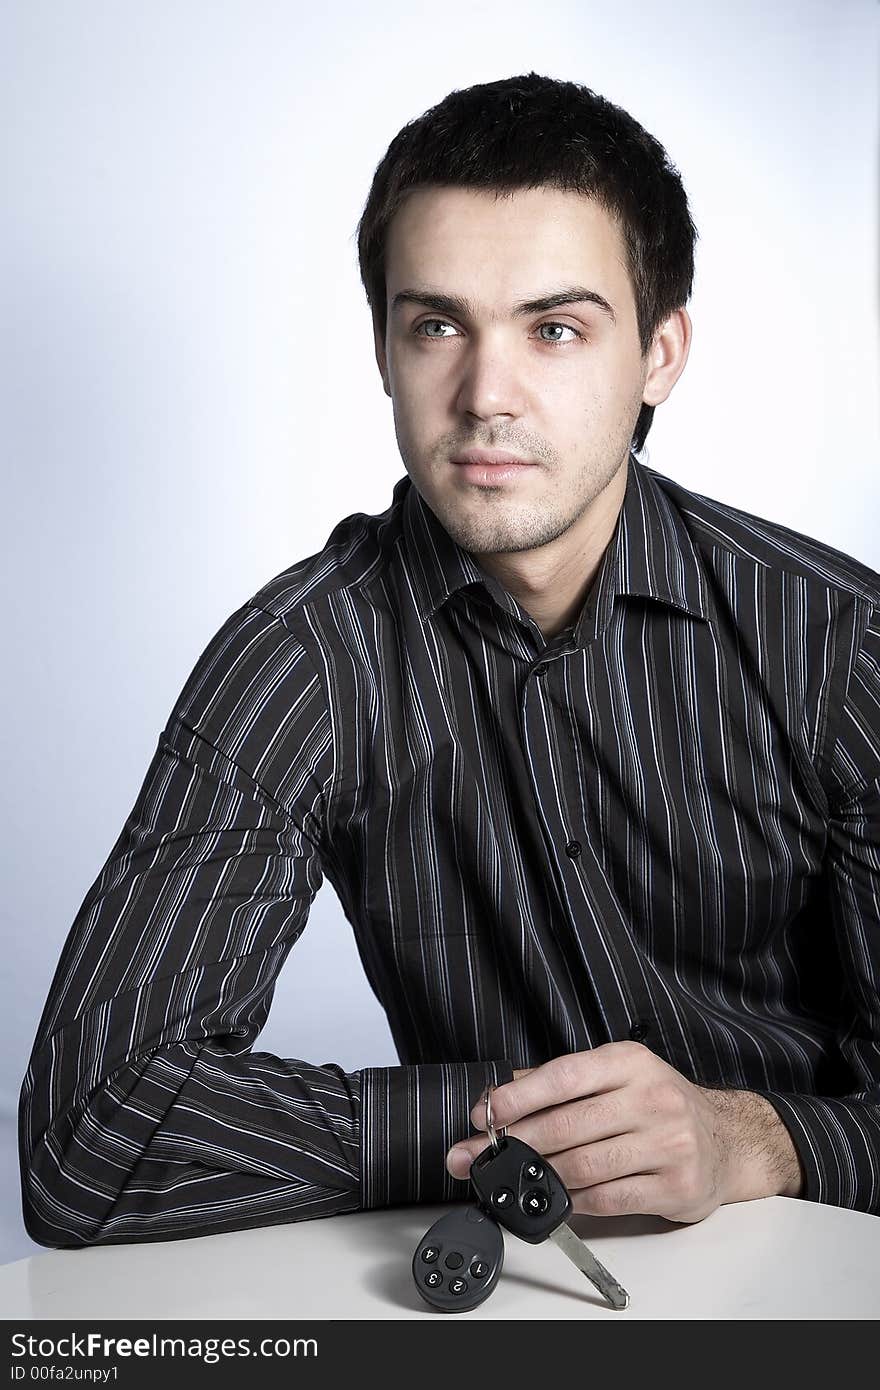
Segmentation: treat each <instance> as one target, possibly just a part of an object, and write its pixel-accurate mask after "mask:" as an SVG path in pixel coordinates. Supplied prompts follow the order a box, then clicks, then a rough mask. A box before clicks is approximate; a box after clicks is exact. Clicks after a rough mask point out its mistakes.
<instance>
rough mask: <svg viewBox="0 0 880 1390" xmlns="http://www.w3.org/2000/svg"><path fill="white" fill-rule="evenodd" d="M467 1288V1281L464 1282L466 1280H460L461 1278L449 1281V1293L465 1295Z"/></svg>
mask: <svg viewBox="0 0 880 1390" xmlns="http://www.w3.org/2000/svg"><path fill="white" fill-rule="evenodd" d="M467 1287H468V1286H467V1280H466V1279H461V1278H459V1279H450V1281H449V1292H450V1293H457V1294H461V1293H467Z"/></svg>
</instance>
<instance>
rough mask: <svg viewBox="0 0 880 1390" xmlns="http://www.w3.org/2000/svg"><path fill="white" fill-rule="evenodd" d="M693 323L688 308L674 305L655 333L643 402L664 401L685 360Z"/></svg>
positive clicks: (649, 357) (658, 403) (658, 402)
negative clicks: (674, 307) (678, 307)
mask: <svg viewBox="0 0 880 1390" xmlns="http://www.w3.org/2000/svg"><path fill="white" fill-rule="evenodd" d="M692 332H693V324H692V323H691V319H690V315H689V314H688V311H687V309H674V310H673V312H672V313H671V314H670V315H669V318H668V319H665V320H664V322H663V323H661V325H660V327H659V328H658V329H657V332H656V333H655V334H654V341H653V343H652V344H651V347H650V348H649V350H648V375H647V377H646V378H645V389H644V391H643V392H642V400H643V401H644V403H645V405H660V403H661V402H662V401H665V400H666V398H667V396H668V395H669V393H670V391H671V390H672V388H673V386H674V385H675V383H676V382H677V381H678V378H679V377H680V376H681V374H682V372H683V371H684V368H685V363H686V362H687V360H688V353H689V352H690V347H691V333H692Z"/></svg>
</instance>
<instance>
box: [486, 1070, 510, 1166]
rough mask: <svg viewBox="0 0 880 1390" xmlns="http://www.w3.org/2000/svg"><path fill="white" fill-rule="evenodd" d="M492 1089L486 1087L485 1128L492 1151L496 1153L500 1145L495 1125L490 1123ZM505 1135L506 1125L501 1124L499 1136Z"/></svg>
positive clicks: (503, 1136) (504, 1136)
mask: <svg viewBox="0 0 880 1390" xmlns="http://www.w3.org/2000/svg"><path fill="white" fill-rule="evenodd" d="M493 1089H494V1088H493V1087H492V1086H489V1087H487V1088H486V1129H487V1130H488V1133H489V1138H490V1140H491V1141H492V1152H493V1153H496V1154H497V1153H498V1152H499V1151H500V1149H501V1145H500V1144H499V1142H498V1135H497V1133H496V1130H495V1126H494V1125H493V1123H492V1101H491V1099H490V1096H491V1094H492V1091H493ZM506 1137H507V1125H502V1126H501V1138H502V1139H504V1138H506Z"/></svg>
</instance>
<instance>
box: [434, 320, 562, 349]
mask: <svg viewBox="0 0 880 1390" xmlns="http://www.w3.org/2000/svg"><path fill="white" fill-rule="evenodd" d="M452 327H453V325H452V324H451V323H448V322H447V321H446V319H422V322H421V323H420V324H418V325H417V326H416V328H415V329H413V332H414V333H418V334H420V335H421V336H422V337H423V338H441V339H442V338H448V337H449V336H450V335H449V334H448V333H428V332H427V331H426V332H424V333H422V329H425V330H427V329H428V328H452ZM544 328H559V329H562V331H563V332H567V333H573V334H574V336H575V338H583V336H584V335H583V333H581V332H579V331H578V329H577V328H572V326H571V324H570V323H553V322H549V323H542V324H539V325H538V332H539V333H540V332H541V330H542V329H544ZM540 341H541V342H542V343H549V344H550V345H551V347H556V346H558V347H565V346H566V345H567V344H568V343H570V342H572V341H573V339H571V338H544V337H542V338H541V340H540Z"/></svg>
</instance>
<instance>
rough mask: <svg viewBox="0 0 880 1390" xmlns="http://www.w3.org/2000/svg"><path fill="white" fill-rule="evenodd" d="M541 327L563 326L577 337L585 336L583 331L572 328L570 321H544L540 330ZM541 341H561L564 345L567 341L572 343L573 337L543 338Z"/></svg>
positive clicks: (562, 327)
mask: <svg viewBox="0 0 880 1390" xmlns="http://www.w3.org/2000/svg"><path fill="white" fill-rule="evenodd" d="M541 328H561V329H563V330H564V331H567V332H569V333H573V334H574V336H575V337H576V338H582V337H583V336H584V335H583V333H579V332H578V330H577V329H576V328H572V326H571V324H570V323H542V324H541V325H540V326H539V330H538V331H539V332H540V329H541ZM541 341H542V342H544V343H559V344H560V345H562V344H563V343H565V342H569V343H570V342H571V338H542V339H541Z"/></svg>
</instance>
